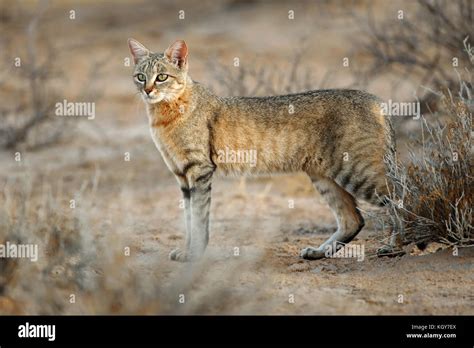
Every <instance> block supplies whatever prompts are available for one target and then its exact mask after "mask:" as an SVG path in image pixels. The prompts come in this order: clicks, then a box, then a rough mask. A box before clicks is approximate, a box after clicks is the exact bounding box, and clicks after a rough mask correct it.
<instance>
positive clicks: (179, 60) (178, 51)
mask: <svg viewBox="0 0 474 348" xmlns="http://www.w3.org/2000/svg"><path fill="white" fill-rule="evenodd" d="M165 56H166V58H168V60H169V61H170V62H171V63H173V64H175V65H176V66H177V67H179V68H183V67H186V66H187V64H188V46H186V42H184V41H183V40H178V41H176V42H175V43H174V44H172V45H171V46H170V47H168V48H167V49H166V51H165Z"/></svg>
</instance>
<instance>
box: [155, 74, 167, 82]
mask: <svg viewBox="0 0 474 348" xmlns="http://www.w3.org/2000/svg"><path fill="white" fill-rule="evenodd" d="M167 78H168V75H166V74H158V76H157V77H156V81H158V82H163V81H166V79H167Z"/></svg>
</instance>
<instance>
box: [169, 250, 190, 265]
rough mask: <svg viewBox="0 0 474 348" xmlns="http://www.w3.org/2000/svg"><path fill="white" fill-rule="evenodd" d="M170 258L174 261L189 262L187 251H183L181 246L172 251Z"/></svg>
mask: <svg viewBox="0 0 474 348" xmlns="http://www.w3.org/2000/svg"><path fill="white" fill-rule="evenodd" d="M169 257H170V260H172V261H178V262H188V261H189V257H188V255H187V254H186V252H184V251H182V250H181V249H179V248H176V249H174V250H172V251H171V252H170V255H169Z"/></svg>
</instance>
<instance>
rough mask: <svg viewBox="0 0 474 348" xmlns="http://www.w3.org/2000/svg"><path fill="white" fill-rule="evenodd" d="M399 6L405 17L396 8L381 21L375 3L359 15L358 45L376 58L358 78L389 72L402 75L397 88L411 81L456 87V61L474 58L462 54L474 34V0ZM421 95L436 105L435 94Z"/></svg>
mask: <svg viewBox="0 0 474 348" xmlns="http://www.w3.org/2000/svg"><path fill="white" fill-rule="evenodd" d="M399 11H403V16H404V18H403V19H399V18H398V17H397V13H395V14H393V17H392V19H391V22H390V18H383V20H380V21H377V16H376V14H375V13H374V11H373V10H372V8H371V7H369V11H368V14H367V16H361V17H359V18H357V17H356V21H357V23H359V25H360V27H361V29H362V30H363V33H364V35H363V36H361V37H362V39H361V40H357V41H356V46H355V47H356V49H357V50H360V51H362V52H364V53H366V54H368V55H369V56H370V58H371V61H370V62H369V63H368V64H364V65H363V67H362V68H361V71H360V72H359V73H360V74H359V77H358V79H359V80H366V81H365V83H366V82H367V81H368V79H373V78H374V77H377V76H380V75H382V74H386V73H388V74H391V75H392V76H394V77H396V78H397V81H398V82H397V84H396V85H395V86H394V87H399V83H401V82H404V81H406V80H410V81H412V82H414V83H416V84H417V85H419V86H421V87H423V86H429V87H430V88H434V89H441V88H443V87H447V88H449V89H451V90H455V89H456V88H457V78H456V74H453V73H451V72H452V70H451V69H449V68H450V67H452V66H453V65H455V64H454V63H455V62H456V63H457V64H458V65H457V66H459V67H463V66H469V57H468V56H466V55H463V54H459V53H460V52H462V51H463V50H464V47H463V40H464V38H465V37H466V36H469V37H471V38H472V37H474V22H473V21H474V3H473V2H472V0H457V1H446V0H418V1H416V2H413V3H411V4H409V6H403V7H400V9H399ZM354 16H355V15H354ZM387 21H389V22H387ZM362 84H363V83H362ZM421 99H422V101H423V103H422V104H421V107H422V108H425V107H426V106H427V110H430V109H433V108H436V98H435V96H433V95H432V94H431V93H429V92H424V95H422V96H421Z"/></svg>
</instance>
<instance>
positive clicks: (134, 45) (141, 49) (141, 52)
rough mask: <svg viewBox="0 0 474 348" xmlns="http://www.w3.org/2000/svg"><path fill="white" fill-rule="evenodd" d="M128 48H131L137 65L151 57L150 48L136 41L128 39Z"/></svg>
mask: <svg viewBox="0 0 474 348" xmlns="http://www.w3.org/2000/svg"><path fill="white" fill-rule="evenodd" d="M128 47H129V48H130V53H131V54H132V56H133V60H134V62H135V64H137V62H138V61H139V60H140V59H143V58H146V57H148V56H149V55H150V51H149V50H148V48H146V47H145V46H143V45H142V44H141V43H139V42H138V41H137V40H135V39H128Z"/></svg>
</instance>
